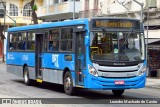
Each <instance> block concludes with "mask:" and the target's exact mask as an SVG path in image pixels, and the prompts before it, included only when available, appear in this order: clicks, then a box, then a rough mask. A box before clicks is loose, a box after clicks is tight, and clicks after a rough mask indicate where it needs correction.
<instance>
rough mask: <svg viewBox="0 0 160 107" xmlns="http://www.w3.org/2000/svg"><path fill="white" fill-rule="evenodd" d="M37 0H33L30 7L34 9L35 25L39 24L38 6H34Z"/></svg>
mask: <svg viewBox="0 0 160 107" xmlns="http://www.w3.org/2000/svg"><path fill="white" fill-rule="evenodd" d="M34 2H35V0H31V2H30V5H31V8H32V19H33V23H34V24H38V18H37V13H36V11H37V9H38V8H37V5H36V4H34Z"/></svg>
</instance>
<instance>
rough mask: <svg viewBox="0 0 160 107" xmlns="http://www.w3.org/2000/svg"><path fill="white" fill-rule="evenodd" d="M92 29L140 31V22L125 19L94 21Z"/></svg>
mask: <svg viewBox="0 0 160 107" xmlns="http://www.w3.org/2000/svg"><path fill="white" fill-rule="evenodd" d="M91 23H92V28H121V29H122V28H123V29H140V22H139V21H136V20H123V19H93V20H92V22H91Z"/></svg>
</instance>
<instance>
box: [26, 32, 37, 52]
mask: <svg viewBox="0 0 160 107" xmlns="http://www.w3.org/2000/svg"><path fill="white" fill-rule="evenodd" d="M34 43H35V33H34V32H29V33H28V38H27V50H34V47H35V46H34Z"/></svg>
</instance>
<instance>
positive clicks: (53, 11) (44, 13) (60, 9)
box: [38, 0, 81, 22]
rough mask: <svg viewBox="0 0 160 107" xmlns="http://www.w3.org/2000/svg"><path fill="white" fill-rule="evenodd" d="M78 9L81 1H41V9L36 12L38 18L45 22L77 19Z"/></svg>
mask: <svg viewBox="0 0 160 107" xmlns="http://www.w3.org/2000/svg"><path fill="white" fill-rule="evenodd" d="M74 3H75V5H74ZM74 6H75V7H74ZM74 8H75V9H74ZM80 9H81V0H75V2H74V0H43V4H42V7H40V8H39V10H38V17H39V18H40V19H42V20H43V21H45V22H55V21H63V20H68V19H73V18H79V11H80ZM74 10H75V11H74ZM73 13H75V14H74V15H73Z"/></svg>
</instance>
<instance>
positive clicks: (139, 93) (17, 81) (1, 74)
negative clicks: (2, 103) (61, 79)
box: [0, 63, 160, 107]
mask: <svg viewBox="0 0 160 107" xmlns="http://www.w3.org/2000/svg"><path fill="white" fill-rule="evenodd" d="M5 67H6V66H5V64H4V63H1V64H0V98H79V99H80V98H83V102H82V103H83V104H70V105H68V106H72V107H89V106H92V107H97V106H101V107H106V106H108V105H109V104H92V105H90V104H87V102H88V101H94V100H95V99H92V98H94V97H98V98H100V99H98V100H99V101H100V100H103V99H104V98H105V99H122V98H125V99H127V98H128V99H129V98H133V99H134V98H160V91H159V89H156V88H147V87H146V88H143V89H135V90H134V89H131V90H126V91H125V93H124V95H123V96H121V97H117V98H116V97H115V96H113V95H112V92H111V91H91V90H86V89H85V90H84V89H79V90H78V92H77V93H76V95H75V96H68V95H66V94H65V93H64V91H63V86H62V85H56V84H51V83H43V84H38V83H35V84H34V85H33V86H26V85H25V84H24V83H23V79H22V78H19V77H17V76H15V75H12V74H9V73H7V72H6V68H5ZM84 99H86V100H84ZM85 101H86V102H85ZM71 103H73V102H71ZM84 103H86V104H84ZM137 105H138V104H133V105H130V106H137ZM55 106H56V105H55ZM59 106H60V105H59ZM61 106H63V105H61ZM64 106H65V107H66V105H64ZM110 106H112V107H117V106H118V107H124V104H112V105H110ZM125 106H128V104H125ZM140 106H141V107H151V106H152V107H159V105H158V104H152V105H151V104H148V105H147V104H141V105H140Z"/></svg>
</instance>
